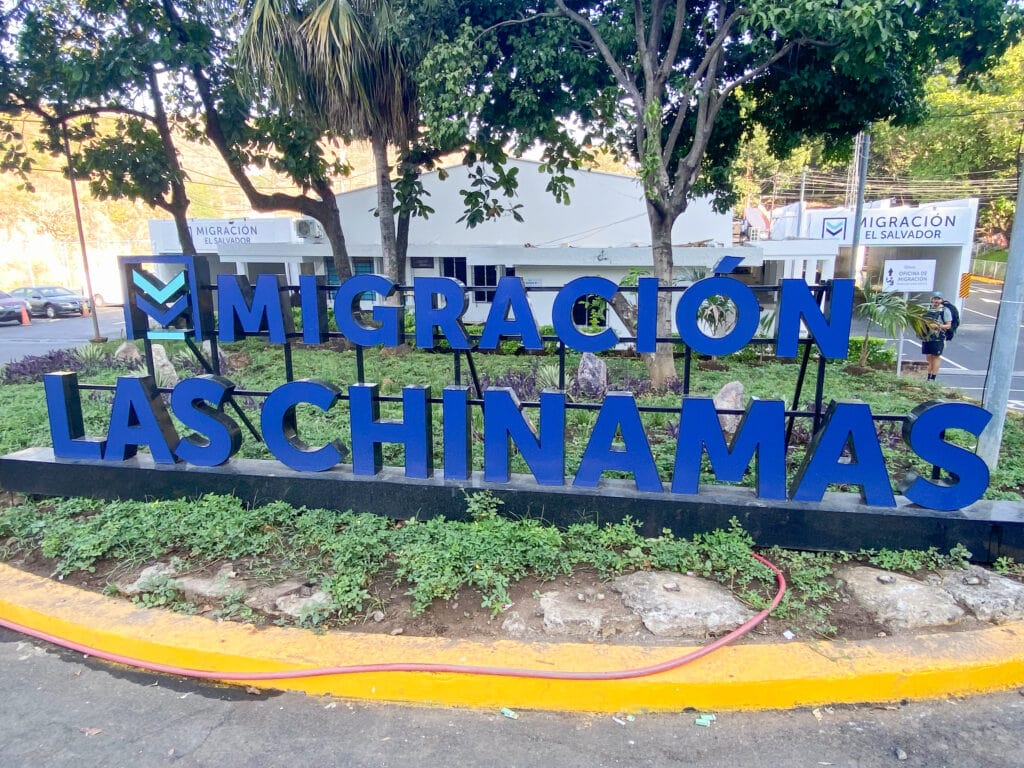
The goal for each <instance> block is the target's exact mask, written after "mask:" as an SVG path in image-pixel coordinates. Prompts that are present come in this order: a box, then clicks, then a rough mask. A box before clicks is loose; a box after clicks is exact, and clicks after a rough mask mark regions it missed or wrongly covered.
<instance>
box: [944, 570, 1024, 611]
mask: <svg viewBox="0 0 1024 768" xmlns="http://www.w3.org/2000/svg"><path fill="white" fill-rule="evenodd" d="M942 586H943V588H944V589H945V590H946V591H947V592H949V594H951V595H952V596H953V597H954V598H955V599H956V601H957V602H958V603H960V605H962V606H964V607H965V608H967V610H969V611H970V612H971V613H973V614H974V616H975V618H977V619H980V620H981V621H994V622H1004V621H1019V620H1021V619H1024V584H1021V583H1020V582H1019V581H1014V580H1013V579H1008V578H1006V577H1005V576H1000V575H999V574H998V573H992V572H990V571H986V570H985V569H984V568H979V567H978V566H976V565H972V566H970V567H969V568H968V569H967V570H966V571H942Z"/></svg>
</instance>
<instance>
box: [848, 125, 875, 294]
mask: <svg viewBox="0 0 1024 768" xmlns="http://www.w3.org/2000/svg"><path fill="white" fill-rule="evenodd" d="M858 139H859V141H858V142H857V161H858V163H859V165H858V167H857V206H856V208H855V209H854V213H853V240H852V241H851V242H850V277H851V278H852V279H854V280H856V279H857V249H858V248H860V220H861V219H862V218H864V189H865V188H866V187H867V184H868V155H869V154H870V153H871V134H870V133H868V132H867V131H864V132H862V133H861V134H860V135H859V136H858Z"/></svg>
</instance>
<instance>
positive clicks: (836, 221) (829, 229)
mask: <svg viewBox="0 0 1024 768" xmlns="http://www.w3.org/2000/svg"><path fill="white" fill-rule="evenodd" d="M821 238H822V240H845V239H846V217H845V216H843V217H836V218H829V219H823V220H822V222H821Z"/></svg>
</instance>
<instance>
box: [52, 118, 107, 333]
mask: <svg viewBox="0 0 1024 768" xmlns="http://www.w3.org/2000/svg"><path fill="white" fill-rule="evenodd" d="M60 131H61V136H62V138H63V139H64V157H65V158H66V159H67V162H68V181H70V182H71V202H72V203H73V204H74V208H75V224H76V225H77V227H78V245H79V248H81V250H82V268H83V269H84V271H85V290H86V296H85V300H86V301H88V302H92V301H93V293H92V276H91V275H90V274H89V257H88V255H87V253H86V249H85V228H84V227H83V226H82V210H81V207H80V206H79V204H78V186H77V185H76V184H75V169H74V166H73V165H72V162H71V142H70V141H69V140H68V127H67V125H65V124H64V123H63V122H62V123H61V125H60ZM90 314H91V315H92V338H91V339H89V341H91V342H92V343H93V344H102V343H103V342H104V341H106V340H107V338H106V336H100V320H99V317H98V316H97V315H96V306H95V303H93V305H92V312H91V313H90Z"/></svg>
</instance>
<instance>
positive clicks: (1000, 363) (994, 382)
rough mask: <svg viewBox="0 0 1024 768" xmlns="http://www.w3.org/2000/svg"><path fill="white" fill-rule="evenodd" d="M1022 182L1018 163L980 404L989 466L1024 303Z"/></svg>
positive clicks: (999, 434)
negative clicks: (986, 420) (988, 417)
mask: <svg viewBox="0 0 1024 768" xmlns="http://www.w3.org/2000/svg"><path fill="white" fill-rule="evenodd" d="M1022 302H1024V184H1022V183H1021V166H1020V165H1018V167H1017V215H1016V216H1015V217H1014V220H1013V230H1012V231H1011V233H1010V252H1009V255H1008V256H1007V257H1006V278H1005V280H1004V282H1003V298H1002V301H1000V302H999V309H998V310H997V311H996V327H995V331H994V332H993V334H992V350H991V352H989V357H988V372H987V374H986V375H985V393H984V395H983V396H982V405H983V406H984V408H985V410H986V411H988V412H989V413H991V414H992V421H990V422H989V423H988V427H986V428H985V431H984V432H982V433H981V437H980V438H979V439H978V455H979V456H981V458H982V459H984V460H985V463H986V464H988V467H989V469H995V468H996V465H997V464H998V463H999V448H1000V446H1001V445H1002V442H1003V425H1004V424H1005V423H1006V404H1007V401H1008V400H1009V399H1010V386H1011V383H1012V381H1013V367H1014V359H1015V358H1016V355H1017V337H1018V336H1019V335H1020V318H1021V309H1022V307H1024V304H1022Z"/></svg>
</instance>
